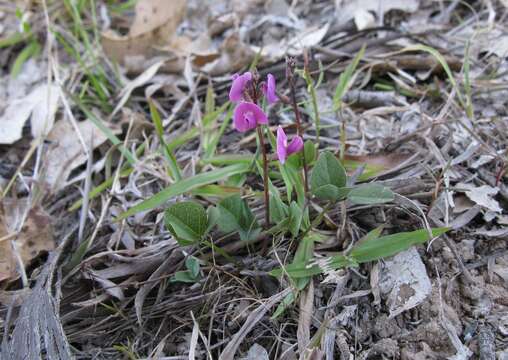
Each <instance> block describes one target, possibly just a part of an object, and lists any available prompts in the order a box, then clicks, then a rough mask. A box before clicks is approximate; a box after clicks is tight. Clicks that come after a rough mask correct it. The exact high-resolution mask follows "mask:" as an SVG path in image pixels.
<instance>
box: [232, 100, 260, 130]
mask: <svg viewBox="0 0 508 360" xmlns="http://www.w3.org/2000/svg"><path fill="white" fill-rule="evenodd" d="M233 123H234V125H235V128H236V130H238V131H240V132H245V131H248V130H251V129H254V128H255V127H256V126H257V125H258V124H267V123H268V118H267V117H266V114H265V113H264V112H263V110H261V108H260V107H259V106H257V105H256V104H254V103H250V102H241V103H239V104H238V105H237V106H236V108H235V111H234V113H233Z"/></svg>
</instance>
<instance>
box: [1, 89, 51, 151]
mask: <svg viewBox="0 0 508 360" xmlns="http://www.w3.org/2000/svg"><path fill="white" fill-rule="evenodd" d="M59 99H60V89H59V88H58V86H56V85H49V86H48V85H47V84H41V85H39V86H37V87H36V88H35V89H33V90H32V91H31V92H30V94H28V95H27V96H24V97H21V98H17V99H14V100H10V101H9V104H8V106H7V108H6V109H5V111H4V113H3V115H2V116H1V117H0V123H1V124H2V126H1V127H0V144H12V143H13V142H15V141H17V140H19V139H21V136H22V131H23V126H24V125H25V122H26V121H27V120H28V119H29V118H30V115H32V119H31V128H32V136H33V137H34V138H37V137H39V136H45V135H47V133H48V132H49V131H50V130H51V128H52V127H53V123H54V121H55V114H56V111H57V110H58V103H59Z"/></svg>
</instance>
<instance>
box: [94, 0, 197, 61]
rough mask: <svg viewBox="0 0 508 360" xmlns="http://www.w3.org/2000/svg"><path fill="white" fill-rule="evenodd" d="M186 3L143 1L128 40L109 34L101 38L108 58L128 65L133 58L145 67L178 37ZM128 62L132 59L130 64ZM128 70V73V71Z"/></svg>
mask: <svg viewBox="0 0 508 360" xmlns="http://www.w3.org/2000/svg"><path fill="white" fill-rule="evenodd" d="M186 4H187V1H186V0H172V1H171V2H170V3H168V2H167V1H165V0H140V1H138V2H137V4H136V15H135V18H134V22H133V24H132V26H131V28H130V30H129V34H128V35H126V36H121V35H118V34H117V33H115V32H113V31H111V30H108V31H106V32H104V33H103V34H102V46H103V48H104V52H105V53H106V55H107V56H108V57H110V58H112V59H114V60H115V61H117V62H118V63H120V64H123V65H126V64H127V63H128V62H129V61H131V63H132V58H137V61H138V62H140V63H144V62H146V61H148V60H150V59H152V58H154V57H155V56H157V55H161V51H160V50H158V49H157V47H163V46H166V45H167V44H168V43H169V42H170V40H171V39H173V38H174V36H175V34H176V29H177V27H178V25H179V24H180V22H181V21H182V19H183V17H184V15H185V10H186ZM129 58H131V59H130V60H129ZM128 70H129V69H128Z"/></svg>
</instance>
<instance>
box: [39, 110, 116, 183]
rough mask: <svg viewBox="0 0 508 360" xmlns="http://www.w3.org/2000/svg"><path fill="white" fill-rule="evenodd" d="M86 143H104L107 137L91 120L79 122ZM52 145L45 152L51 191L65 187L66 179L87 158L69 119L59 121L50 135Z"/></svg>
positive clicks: (49, 139) (93, 144) (94, 146)
mask: <svg viewBox="0 0 508 360" xmlns="http://www.w3.org/2000/svg"><path fill="white" fill-rule="evenodd" d="M77 127H78V129H79V132H80V133H81V137H82V139H83V140H84V141H85V144H90V143H92V147H93V148H96V147H97V146H99V145H101V144H103V143H104V142H105V141H106V140H107V137H106V135H104V134H103V133H102V132H101V131H100V130H99V129H97V127H96V126H95V125H94V124H93V123H92V122H91V121H88V120H87V121H82V122H79V123H78V124H77ZM48 141H49V142H50V144H51V145H50V146H49V149H48V151H47V152H46V153H45V154H44V164H45V166H44V169H45V179H44V181H45V183H46V184H47V186H48V187H49V189H50V191H51V192H56V191H58V190H59V189H62V188H63V187H65V184H66V180H67V178H68V177H69V175H70V174H71V172H72V170H74V169H75V168H76V167H78V166H79V165H81V164H83V163H84V162H85V161H86V159H87V156H86V153H85V150H84V149H83V145H82V144H81V141H80V140H79V137H78V134H77V133H76V131H75V129H74V127H73V126H72V125H71V123H70V122H68V121H59V122H57V123H56V124H55V126H54V127H53V130H51V132H50V133H49V135H48Z"/></svg>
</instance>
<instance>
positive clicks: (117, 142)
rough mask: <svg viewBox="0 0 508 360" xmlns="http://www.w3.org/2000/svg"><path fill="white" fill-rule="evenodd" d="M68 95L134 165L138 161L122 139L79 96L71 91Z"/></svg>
mask: <svg viewBox="0 0 508 360" xmlns="http://www.w3.org/2000/svg"><path fill="white" fill-rule="evenodd" d="M67 95H69V96H70V97H71V98H72V100H73V101H74V102H75V103H76V105H78V107H79V108H80V109H81V111H83V112H84V113H85V115H86V117H87V118H88V119H89V120H90V121H91V122H93V123H94V125H95V126H97V128H98V129H99V130H100V131H102V133H103V134H104V135H105V136H106V137H107V138H108V139H109V141H111V142H112V143H113V144H114V145H117V146H118V149H119V150H120V152H121V153H122V155H123V156H125V158H126V159H127V161H128V162H129V163H130V164H131V165H134V164H135V163H136V160H135V157H134V155H132V153H131V152H130V151H129V150H128V149H127V148H125V147H124V146H123V144H122V141H120V139H119V138H118V137H117V136H116V135H115V134H113V132H112V131H111V129H110V128H108V127H107V126H106V125H104V123H103V122H102V121H101V120H99V119H97V117H96V116H95V115H94V113H92V112H91V111H90V110H89V109H88V108H87V107H86V105H85V104H83V102H82V101H81V100H80V99H79V98H77V97H76V96H74V95H72V94H70V93H67Z"/></svg>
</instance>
